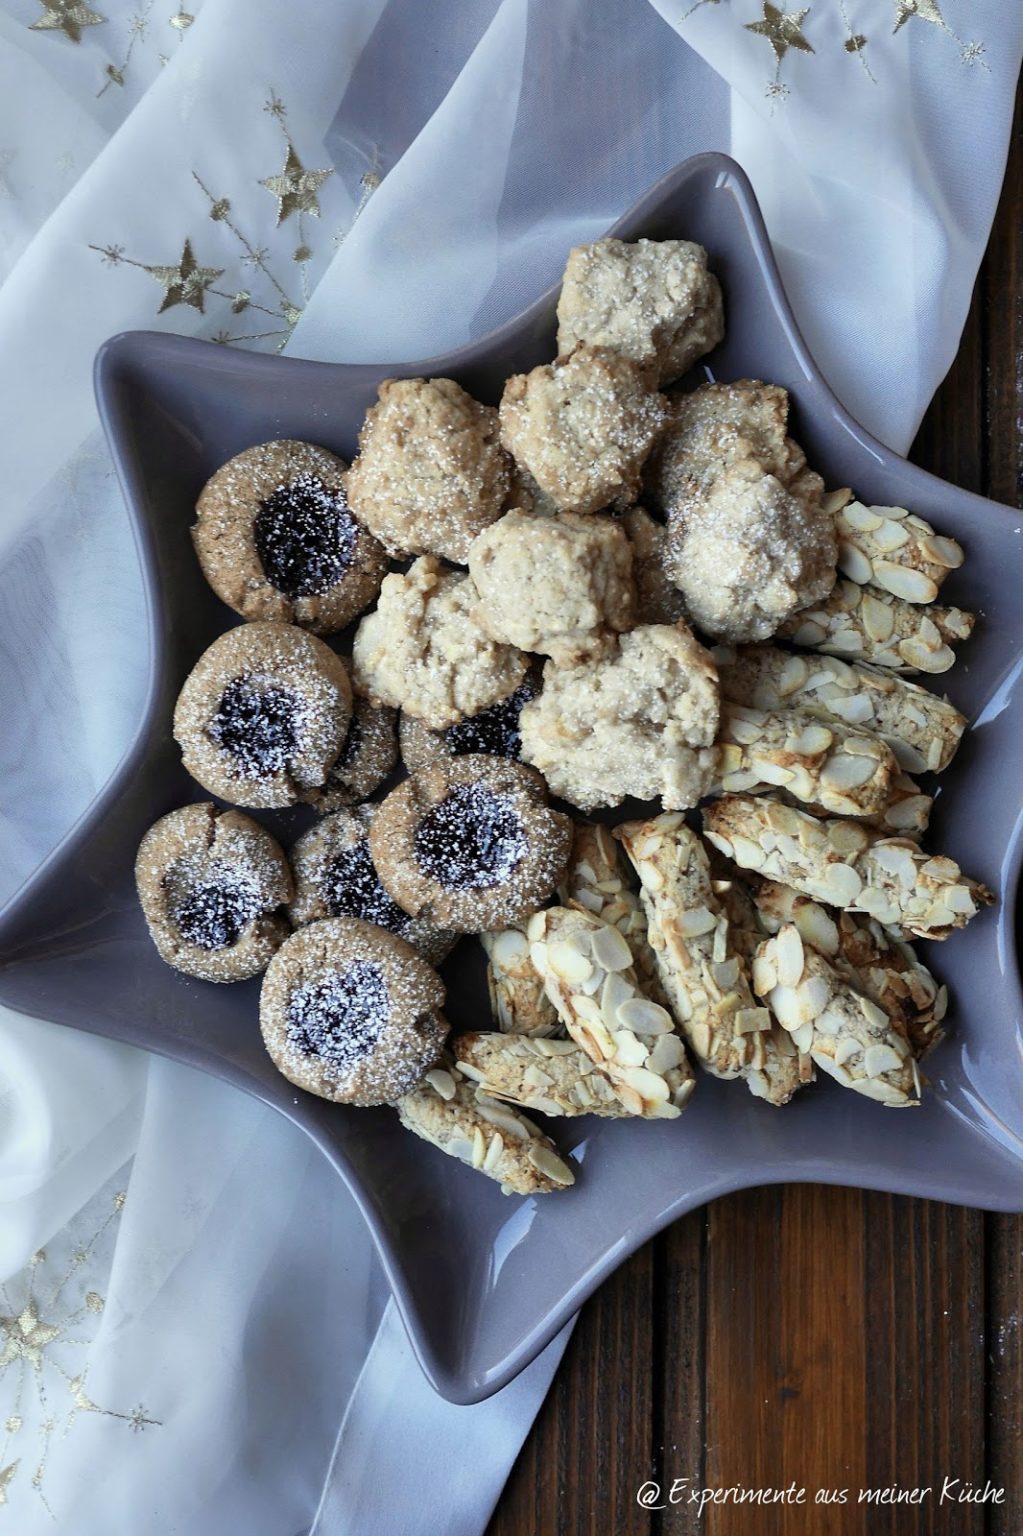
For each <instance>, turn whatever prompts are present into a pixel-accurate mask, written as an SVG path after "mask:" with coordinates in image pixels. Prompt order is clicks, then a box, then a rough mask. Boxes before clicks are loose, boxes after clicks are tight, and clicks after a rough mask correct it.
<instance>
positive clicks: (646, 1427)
mask: <svg viewBox="0 0 1023 1536" xmlns="http://www.w3.org/2000/svg"><path fill="white" fill-rule="evenodd" d="M1017 105H1018V108H1020V110H1018V111H1017V118H1016V124H1015V127H1014V130H1013V147H1012V152H1011V156H1010V161H1009V167H1008V172H1007V176H1006V182H1005V187H1004V190H1003V194H1002V199H1001V204H1000V206H999V210H998V216H997V219H996V221H995V226H994V230H993V232H992V236H991V243H990V246H989V248H988V252H987V256H986V258H985V261H984V265H983V268H982V270H981V274H980V278H979V280H978V283H977V289H976V293H975V294H974V300H973V306H972V309H971V311H970V317H969V321H968V323H967V326H966V331H965V334H964V336H963V341H962V346H961V349H960V352H959V356H958V358H957V360H956V363H955V365H954V367H953V368H952V371H951V373H950V374H949V376H948V378H947V379H946V380H945V382H944V384H943V385H942V387H941V389H940V390H939V392H938V395H937V398H936V400H935V402H934V404H933V406H932V408H931V410H930V411H929V412H928V415H927V418H926V420H925V422H924V424H923V427H922V429H921V432H920V435H919V437H918V438H917V441H916V443H915V445H914V447H913V451H912V455H911V457H912V458H913V459H914V460H915V461H916V462H917V463H919V464H922V465H924V466H925V467H926V468H927V469H930V470H933V471H934V473H936V474H938V475H941V476H942V477H943V478H945V479H947V480H950V481H952V483H953V484H955V485H961V486H965V487H966V488H967V489H969V490H971V491H979V492H981V493H982V494H983V495H987V496H991V497H993V498H994V499H995V500H996V501H1002V502H1008V503H1010V504H1012V505H1023V425H1021V423H1023V93H1021V98H1020V101H1018V103H1017ZM1020 600H1021V604H1023V593H1021V594H1020ZM1021 611H1023V610H1021ZM1021 1312H1023V1219H1021V1218H1017V1217H1006V1216H987V1215H984V1214H983V1213H982V1212H979V1211H968V1210H960V1209H957V1208H955V1207H953V1206H945V1205H935V1204H931V1203H928V1202H926V1201H922V1200H907V1199H901V1198H894V1197H890V1196H886V1195H875V1194H861V1193H858V1192H856V1191H852V1190H843V1189H830V1188H824V1187H819V1186H806V1187H791V1188H785V1189H763V1190H752V1191H749V1192H748V1193H745V1194H741V1195H735V1196H733V1197H731V1198H729V1199H724V1200H718V1201H716V1202H715V1203H714V1204H713V1205H711V1206H710V1207H708V1208H706V1209H704V1210H701V1211H695V1212H693V1214H692V1215H690V1216H687V1217H686V1218H685V1219H684V1220H682V1221H680V1222H678V1223H677V1224H676V1225H675V1226H674V1227H672V1228H671V1229H670V1230H669V1231H667V1232H665V1233H663V1234H662V1235H661V1236H660V1237H658V1238H655V1239H654V1240H653V1242H651V1243H648V1244H647V1246H646V1247H645V1248H643V1249H642V1250H641V1251H640V1252H639V1253H637V1254H636V1255H635V1257H634V1258H632V1259H631V1260H630V1261H629V1262H628V1263H627V1264H625V1265H624V1266H623V1267H622V1268H621V1269H620V1270H619V1271H618V1273H617V1274H616V1275H615V1276H614V1277H613V1278H612V1279H611V1280H610V1281H609V1282H608V1283H607V1284H606V1285H605V1286H604V1287H603V1289H602V1290H601V1291H600V1292H599V1294H598V1295H597V1296H595V1297H594V1298H593V1300H592V1301H591V1302H589V1304H588V1305H587V1306H586V1307H585V1308H584V1309H583V1313H582V1317H581V1318H580V1321H579V1323H578V1325H577V1327H576V1330H575V1334H574V1336H573V1338H572V1340H571V1342H570V1344H569V1347H568V1351H567V1354H566V1356H565V1360H564V1362H563V1364H562V1367H561V1370H560V1371H559V1373H558V1376H557V1379H556V1381H555V1383H554V1387H553V1389H552V1391H551V1393H550V1395H549V1397H548V1399H547V1402H546V1403H545V1405H544V1407H543V1409H542V1411H541V1413H540V1415H539V1417H538V1419H537V1422H536V1425H535V1427H534V1429H533V1431H532V1433H531V1434H530V1436H529V1439H528V1440H527V1442H526V1444H525V1447H524V1449H523V1451H522V1454H521V1456H520V1457H519V1460H518V1462H517V1463H516V1465H515V1468H514V1470H513V1472H512V1475H511V1478H510V1480H509V1482H508V1486H507V1488H506V1490H505V1493H504V1496H503V1498H502V1499H501V1502H500V1505H499V1507H498V1511H497V1513H496V1514H495V1517H494V1519H493V1522H492V1523H491V1526H490V1528H489V1533H488V1536H598V1533H599V1536H690V1533H696V1532H700V1533H701V1536H832V1533H834V1536H861V1533H862V1536H886V1533H890V1532H891V1533H898V1536H923V1533H927V1536H939V1533H940V1536H1021V1533H1023V1432H1021V1399H1023V1325H1021ZM676 1478H678V1479H683V1478H689V1479H690V1480H691V1481H692V1483H694V1484H697V1485H700V1486H703V1487H709V1488H724V1487H727V1486H730V1485H745V1486H747V1487H754V1488H756V1487H771V1488H784V1487H787V1486H788V1485H790V1484H792V1483H794V1484H795V1485H796V1486H797V1487H805V1488H806V1489H807V1490H808V1493H807V1499H808V1502H807V1504H805V1505H795V1504H788V1505H774V1506H760V1507H749V1506H745V1507H734V1506H731V1507H730V1506H728V1505H718V1506H717V1507H715V1506H713V1505H709V1506H708V1508H707V1510H706V1512H705V1514H704V1516H703V1520H702V1522H701V1521H699V1520H698V1518H697V1517H698V1510H697V1508H696V1507H695V1506H693V1505H687V1504H685V1503H678V1504H675V1505H674V1506H672V1505H669V1506H668V1507H667V1508H665V1509H663V1510H656V1509H655V1510H648V1509H645V1508H642V1507H640V1505H639V1504H638V1503H637V1497H636V1496H637V1491H638V1490H639V1488H640V1486H641V1484H643V1483H644V1481H646V1480H654V1481H656V1482H657V1483H658V1484H659V1485H660V1486H661V1488H662V1489H663V1490H667V1489H668V1488H669V1487H670V1485H671V1483H672V1481H673V1479H676ZM945 1478H949V1479H953V1478H958V1479H960V1480H961V1484H967V1483H972V1484H973V1485H974V1486H976V1487H980V1488H982V1487H983V1485H984V1483H985V1480H987V1479H990V1481H991V1482H992V1483H993V1484H995V1485H997V1486H999V1487H1002V1488H1004V1490H1005V1495H1004V1503H1002V1504H1000V1505H994V1504H990V1503H988V1504H974V1505H963V1504H958V1503H951V1502H947V1501H946V1502H945V1503H940V1502H938V1500H939V1495H940V1493H941V1490H942V1487H943V1484H944V1479H945ZM892 1485H895V1486H897V1487H899V1488H902V1489H914V1488H923V1487H927V1486H929V1487H930V1488H931V1489H932V1490H933V1491H932V1493H931V1494H930V1495H928V1496H927V1497H926V1498H925V1500H924V1502H922V1503H921V1504H919V1505H917V1506H912V1505H907V1504H900V1505H889V1506H877V1505H874V1506H870V1507H868V1506H864V1505H862V1504H857V1503H856V1497H857V1491H858V1490H859V1489H860V1488H864V1487H882V1488H884V1487H890V1486H892ZM819 1488H821V1489H831V1488H834V1489H843V1488H846V1489H851V1490H852V1492H851V1494H850V1502H849V1503H848V1504H847V1505H845V1506H837V1507H836V1506H832V1507H825V1506H821V1505H815V1504H814V1503H813V1502H812V1500H813V1498H814V1494H815V1492H816V1490H817V1489H819ZM658 1502H662V1503H664V1502H666V1492H665V1493H662V1495H661V1499H660V1500H659V1501H658Z"/></svg>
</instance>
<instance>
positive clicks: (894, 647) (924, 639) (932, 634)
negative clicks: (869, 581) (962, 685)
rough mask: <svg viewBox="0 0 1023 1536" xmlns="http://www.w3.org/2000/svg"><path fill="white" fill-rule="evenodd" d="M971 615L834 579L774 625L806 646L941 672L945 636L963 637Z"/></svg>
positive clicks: (946, 659)
mask: <svg viewBox="0 0 1023 1536" xmlns="http://www.w3.org/2000/svg"><path fill="white" fill-rule="evenodd" d="M973 624H974V618H973V615H972V614H971V613H964V612H963V610H962V609H961V608H942V607H939V606H937V605H936V604H932V605H931V606H929V607H922V606H920V605H915V604H913V603H911V602H907V601H906V599H905V598H903V597H895V596H893V595H892V594H891V593H890V592H885V591H882V590H881V589H880V588H875V587H864V586H860V585H859V584H858V583H857V582H855V581H849V580H843V581H839V582H838V583H837V584H836V585H835V587H834V589H833V590H832V592H831V594H830V596H829V597H827V598H825V599H824V601H823V602H822V603H818V604H816V605H815V606H814V607H813V608H804V609H803V610H802V611H801V612H799V613H797V614H794V615H793V616H792V618H790V619H786V620H785V623H784V624H782V626H781V627H780V629H779V630H778V634H779V635H780V636H782V637H784V638H785V639H789V640H794V641H795V643H796V644H797V645H802V646H806V647H807V648H808V649H810V650H815V651H816V650H819V651H825V652H828V653H830V654H834V655H840V656H842V657H843V658H845V659H846V660H849V661H870V662H873V663H874V665H875V666H878V667H886V668H891V669H892V670H893V671H902V672H906V671H909V672H914V671H918V672H930V673H939V672H947V671H948V669H949V667H950V666H952V664H953V662H954V661H955V654H954V652H953V650H952V646H951V642H952V641H956V640H966V639H968V638H969V635H970V633H971V632H972V630H973Z"/></svg>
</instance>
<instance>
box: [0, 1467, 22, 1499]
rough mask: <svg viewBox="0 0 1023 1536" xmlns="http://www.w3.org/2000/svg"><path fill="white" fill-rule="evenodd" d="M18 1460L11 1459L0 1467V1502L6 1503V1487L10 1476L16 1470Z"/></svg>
mask: <svg viewBox="0 0 1023 1536" xmlns="http://www.w3.org/2000/svg"><path fill="white" fill-rule="evenodd" d="M19 1466H20V1462H17V1461H12V1462H10V1463H9V1465H8V1466H6V1467H0V1504H6V1503H7V1488H8V1484H9V1483H10V1481H11V1478H12V1477H13V1476H14V1474H15V1472H17V1470H18V1467H19Z"/></svg>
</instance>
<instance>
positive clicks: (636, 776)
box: [519, 624, 718, 811]
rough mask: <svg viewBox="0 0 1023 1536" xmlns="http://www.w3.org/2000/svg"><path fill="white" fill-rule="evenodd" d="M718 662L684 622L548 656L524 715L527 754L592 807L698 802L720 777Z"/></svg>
mask: <svg viewBox="0 0 1023 1536" xmlns="http://www.w3.org/2000/svg"><path fill="white" fill-rule="evenodd" d="M717 725H718V684H717V669H716V668H715V666H714V662H713V660H712V658H711V656H710V654H709V652H707V651H705V650H704V649H703V647H702V646H701V645H698V644H697V642H696V641H695V640H694V638H693V636H692V634H691V633H690V631H689V630H688V629H687V628H686V626H685V625H684V624H675V625H662V624H647V625H643V626H641V627H640V628H638V629H634V630H631V631H630V632H629V634H627V635H621V636H619V638H618V640H617V642H616V643H615V645H613V646H609V647H608V649H607V650H606V651H605V652H604V653H603V654H602V655H600V656H599V657H596V658H593V659H591V660H588V661H581V662H578V663H576V664H575V665H573V666H569V667H562V666H559V665H557V664H556V663H555V662H551V661H549V662H548V663H547V665H546V666H545V667H544V671H543V690H542V692H541V693H540V696H539V698H536V699H534V700H533V701H532V703H530V704H527V705H526V706H525V708H524V709H523V711H522V713H521V715H520V717H519V729H520V731H521V733H522V757H523V760H524V761H525V762H527V763H532V764H533V766H534V767H535V768H539V770H540V772H541V773H542V774H543V775H544V777H545V778H546V780H547V783H548V784H549V785H550V788H551V790H552V792H553V793H554V794H556V795H560V796H561V797H562V798H563V799H565V800H568V801H569V802H570V803H571V804H572V805H577V806H578V807H579V808H580V810H584V811H588V810H591V809H593V808H594V807H595V806H598V805H621V803H622V801H623V800H625V799H626V798H627V797H628V796H630V795H634V796H635V797H636V798H637V799H640V800H652V799H654V798H655V797H657V796H660V797H661V799H662V800H663V802H664V806H665V808H666V809H669V810H684V809H686V808H687V807H689V806H693V805H696V803H697V801H699V800H700V799H702V797H703V796H704V795H705V794H707V793H708V791H709V790H710V787H711V785H712V784H713V782H714V774H715V767H716V762H717V756H716V753H715V752H714V751H713V750H711V749H710V748H711V743H712V742H713V740H714V737H715V734H716V732H717Z"/></svg>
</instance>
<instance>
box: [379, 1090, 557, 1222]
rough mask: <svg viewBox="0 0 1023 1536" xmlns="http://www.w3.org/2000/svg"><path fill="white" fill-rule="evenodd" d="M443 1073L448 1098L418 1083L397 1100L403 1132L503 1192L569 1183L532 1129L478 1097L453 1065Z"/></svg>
mask: <svg viewBox="0 0 1023 1536" xmlns="http://www.w3.org/2000/svg"><path fill="white" fill-rule="evenodd" d="M447 1075H448V1076H449V1077H450V1078H451V1081H452V1084H453V1086H454V1092H453V1093H452V1094H451V1095H450V1097H449V1096H446V1095H444V1094H441V1093H439V1092H438V1091H437V1089H436V1087H435V1086H434V1085H433V1084H432V1083H431V1082H430V1081H428V1080H424V1081H423V1082H422V1083H420V1084H419V1086H418V1087H417V1088H413V1089H412V1090H411V1091H410V1092H409V1093H405V1094H403V1095H402V1096H401V1098H400V1099H398V1100H397V1102H396V1104H395V1108H396V1109H397V1111H398V1118H399V1119H400V1120H401V1123H402V1125H403V1126H405V1128H406V1129H407V1130H410V1131H413V1132H414V1133H415V1135H417V1136H421V1137H422V1139H423V1140H424V1141H429V1142H431V1143H432V1145H433V1146H435V1147H439V1148H440V1150H441V1151H442V1152H446V1153H448V1155H449V1156H451V1157H456V1158H458V1159H459V1160H460V1161H461V1162H463V1163H468V1164H469V1166H470V1167H474V1168H476V1169H478V1171H479V1172H480V1173H483V1174H486V1175H487V1177H488V1178H492V1179H496V1180H497V1181H498V1183H499V1184H500V1185H501V1187H502V1189H503V1190H504V1191H505V1193H514V1194H518V1195H546V1194H551V1193H553V1192H554V1191H555V1190H558V1189H564V1188H565V1187H566V1186H567V1185H569V1184H573V1183H574V1182H575V1175H574V1173H573V1172H572V1169H571V1168H570V1167H569V1165H568V1164H567V1163H566V1162H565V1161H564V1159H563V1158H561V1157H559V1155H558V1150H557V1148H556V1147H555V1145H554V1143H553V1142H552V1141H551V1140H550V1138H549V1137H547V1136H545V1135H544V1133H543V1132H542V1131H541V1130H540V1127H539V1126H538V1125H534V1124H533V1122H532V1121H531V1120H528V1119H527V1118H526V1116H525V1115H521V1114H519V1113H518V1112H517V1111H516V1110H514V1109H512V1108H511V1107H510V1106H509V1105H507V1104H499V1103H497V1102H496V1101H494V1100H489V1099H487V1098H486V1096H482V1097H481V1096H479V1095H478V1094H477V1091H476V1088H475V1085H474V1084H473V1083H471V1082H469V1081H468V1079H467V1078H466V1077H464V1076H463V1074H462V1072H461V1071H460V1070H459V1069H458V1068H457V1067H455V1066H451V1067H450V1068H449V1069H448V1072H447Z"/></svg>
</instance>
